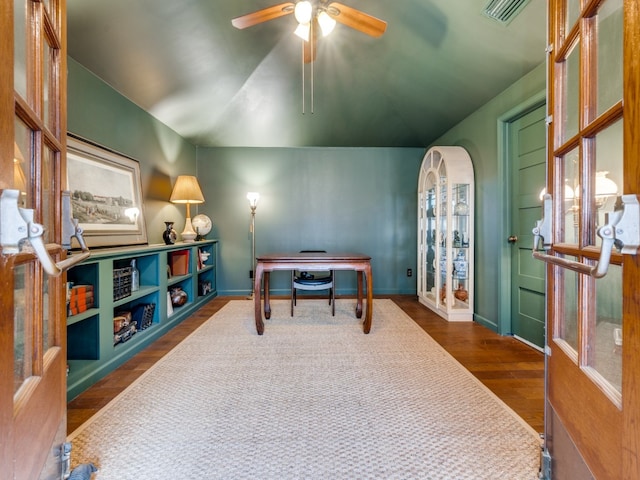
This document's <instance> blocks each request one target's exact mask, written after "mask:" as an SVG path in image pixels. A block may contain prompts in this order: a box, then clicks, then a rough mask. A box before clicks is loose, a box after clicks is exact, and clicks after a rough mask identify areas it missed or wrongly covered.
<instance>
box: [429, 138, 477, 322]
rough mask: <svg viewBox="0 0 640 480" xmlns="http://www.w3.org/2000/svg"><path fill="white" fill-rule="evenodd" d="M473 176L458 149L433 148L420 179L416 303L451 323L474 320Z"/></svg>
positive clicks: (462, 153)
mask: <svg viewBox="0 0 640 480" xmlns="http://www.w3.org/2000/svg"><path fill="white" fill-rule="evenodd" d="M473 187H474V176H473V165H472V163H471V157H469V154H468V153H467V151H466V150H465V149H464V148H462V147H456V146H453V147H432V148H431V149H429V151H427V153H426V154H425V156H424V159H423V160H422V166H421V167H420V175H419V179H418V299H419V301H420V303H422V304H424V305H426V306H427V307H429V308H430V309H432V310H433V311H435V312H436V313H437V314H439V315H440V316H442V317H443V318H445V319H447V320H449V321H470V320H473V263H474V262H473V246H474V245H473V242H474V236H473V211H474V204H473V200H474V188H473Z"/></svg>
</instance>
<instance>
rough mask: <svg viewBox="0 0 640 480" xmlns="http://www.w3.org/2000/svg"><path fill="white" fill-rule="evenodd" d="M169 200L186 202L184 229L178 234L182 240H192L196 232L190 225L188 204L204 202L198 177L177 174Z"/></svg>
mask: <svg viewBox="0 0 640 480" xmlns="http://www.w3.org/2000/svg"><path fill="white" fill-rule="evenodd" d="M169 201H170V202H172V203H186V204H187V220H186V222H185V224H184V230H183V232H182V233H181V234H180V235H181V236H182V241H183V242H193V241H194V240H195V238H196V236H197V233H196V232H195V231H194V230H193V226H192V225H191V211H190V209H189V206H190V205H191V204H192V203H204V196H203V195H202V190H200V185H199V184H198V179H197V178H196V177H194V176H193V175H179V176H178V179H177V180H176V184H175V185H174V187H173V191H172V192H171V198H170V199H169Z"/></svg>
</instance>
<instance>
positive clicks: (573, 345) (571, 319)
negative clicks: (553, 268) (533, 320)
mask: <svg viewBox="0 0 640 480" xmlns="http://www.w3.org/2000/svg"><path fill="white" fill-rule="evenodd" d="M565 258H566V259H567V260H576V258H575V257H571V256H566V257H565ZM578 275H579V274H578V273H576V272H574V271H572V270H566V269H563V270H562V271H561V275H560V276H561V279H562V282H561V285H562V289H563V294H564V303H563V309H562V317H561V319H558V320H559V321H558V323H557V324H556V328H557V330H558V331H557V332H555V335H556V338H557V339H561V340H563V341H564V344H565V346H566V347H569V350H568V351H567V349H566V348H565V352H566V353H567V354H568V355H569V356H571V357H572V358H574V360H575V361H576V362H577V360H578V278H579V277H578Z"/></svg>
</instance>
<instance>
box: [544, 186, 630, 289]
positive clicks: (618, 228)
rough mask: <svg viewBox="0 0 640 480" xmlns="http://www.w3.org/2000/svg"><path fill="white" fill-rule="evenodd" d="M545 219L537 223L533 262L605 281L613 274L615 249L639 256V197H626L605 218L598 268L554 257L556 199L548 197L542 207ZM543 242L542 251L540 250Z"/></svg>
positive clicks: (547, 195) (601, 234)
mask: <svg viewBox="0 0 640 480" xmlns="http://www.w3.org/2000/svg"><path fill="white" fill-rule="evenodd" d="M542 215H543V216H542V219H541V220H538V221H537V222H536V226H535V227H534V229H533V258H536V259H538V260H542V261H544V262H547V263H551V264H553V265H558V266H560V267H564V268H567V269H569V270H573V271H575V272H578V273H583V274H585V275H590V276H592V277H594V278H602V277H604V276H605V275H606V274H607V271H608V270H609V262H610V260H611V253H612V251H613V247H614V246H615V247H616V248H617V249H618V251H619V252H620V253H626V254H629V255H635V254H636V253H637V252H638V248H640V204H639V202H638V196H637V195H635V194H629V195H622V196H620V197H619V198H618V200H617V202H616V205H615V208H614V210H613V212H608V213H607V214H606V215H605V225H603V226H602V227H599V228H598V230H597V232H596V233H597V234H598V236H599V237H600V238H601V239H602V246H601V248H600V258H599V259H598V262H597V263H596V264H595V265H587V264H585V263H581V262H576V261H575V260H567V259H565V258H562V257H558V256H555V255H550V254H548V253H546V252H548V251H549V250H551V248H552V246H553V244H552V241H551V239H552V225H551V218H552V198H551V195H550V194H545V195H544V197H543V204H542ZM540 242H542V250H538V248H539V247H540Z"/></svg>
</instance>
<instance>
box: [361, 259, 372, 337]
mask: <svg viewBox="0 0 640 480" xmlns="http://www.w3.org/2000/svg"><path fill="white" fill-rule="evenodd" d="M365 274H366V276H367V314H366V315H365V317H364V324H363V330H364V333H369V332H370V331H371V319H372V317H373V273H372V270H371V265H367V267H366V269H365Z"/></svg>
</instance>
